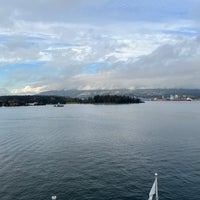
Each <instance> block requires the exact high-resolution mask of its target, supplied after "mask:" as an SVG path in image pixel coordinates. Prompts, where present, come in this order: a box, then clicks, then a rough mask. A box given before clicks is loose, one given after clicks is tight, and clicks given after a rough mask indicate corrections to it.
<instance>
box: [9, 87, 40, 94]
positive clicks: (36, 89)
mask: <svg viewBox="0 0 200 200" xmlns="http://www.w3.org/2000/svg"><path fill="white" fill-rule="evenodd" d="M41 91H42V87H34V88H33V87H31V86H30V85H26V86H25V87H24V88H21V89H13V90H12V91H11V94H18V95H19V94H20V95H23V94H35V93H39V92H41Z"/></svg>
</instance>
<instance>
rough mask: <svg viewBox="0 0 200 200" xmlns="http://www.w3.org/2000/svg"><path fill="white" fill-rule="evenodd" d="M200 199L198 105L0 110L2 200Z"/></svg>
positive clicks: (199, 111) (199, 116)
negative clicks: (155, 195)
mask: <svg viewBox="0 0 200 200" xmlns="http://www.w3.org/2000/svg"><path fill="white" fill-rule="evenodd" d="M155 172H157V173H158V174H159V176H158V184H159V197H160V200H162V199H163V200H198V199H200V102H147V103H145V104H139V105H135V104H133V105H65V107H64V108H55V107H53V106H41V107H9V108H0V199H1V200H14V199H15V200H48V199H51V196H52V195H54V194H56V195H57V197H58V200H90V199H91V200H111V199H112V200H142V199H146V200H147V199H148V193H149V191H150V188H151V186H152V184H153V181H154V173H155Z"/></svg>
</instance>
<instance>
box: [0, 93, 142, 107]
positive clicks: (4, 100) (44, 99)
mask: <svg viewBox="0 0 200 200" xmlns="http://www.w3.org/2000/svg"><path fill="white" fill-rule="evenodd" d="M58 102H59V103H61V104H67V103H80V104H130V103H142V101H141V100H140V99H139V98H135V97H129V96H118V95H96V96H93V97H88V98H82V99H81V98H71V97H61V96H40V95H23V96H0V106H29V105H47V104H57V103H58Z"/></svg>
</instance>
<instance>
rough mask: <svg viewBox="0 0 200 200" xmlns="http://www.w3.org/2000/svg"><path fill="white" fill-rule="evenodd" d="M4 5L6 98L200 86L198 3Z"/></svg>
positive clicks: (4, 1) (0, 34)
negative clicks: (51, 92) (54, 92)
mask: <svg viewBox="0 0 200 200" xmlns="http://www.w3.org/2000/svg"><path fill="white" fill-rule="evenodd" d="M0 5H1V6H0V95H15V94H16V95H22V94H37V93H39V92H42V91H48V90H61V89H66V90H67V89H78V90H93V89H123V88H126V89H142V88H200V78H199V77H200V34H199V33H200V32H199V31H200V14H199V13H200V12H199V10H200V1H199V0H151V1H150V0H95V1H93V0H34V1H30V0H29V1H28V0H15V1H13V0H0Z"/></svg>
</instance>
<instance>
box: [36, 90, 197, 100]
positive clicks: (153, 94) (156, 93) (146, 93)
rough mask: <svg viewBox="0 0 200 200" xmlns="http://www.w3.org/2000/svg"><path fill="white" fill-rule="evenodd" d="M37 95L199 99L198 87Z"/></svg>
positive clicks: (48, 92)
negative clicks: (178, 96)
mask: <svg viewBox="0 0 200 200" xmlns="http://www.w3.org/2000/svg"><path fill="white" fill-rule="evenodd" d="M39 95H47V96H49V95H55V96H65V97H72V98H87V97H92V96H95V95H126V96H130V97H141V98H162V96H170V95H186V96H190V97H193V98H195V99H200V89H136V90H130V89H113V90H52V91H46V92H41V93H39Z"/></svg>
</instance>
